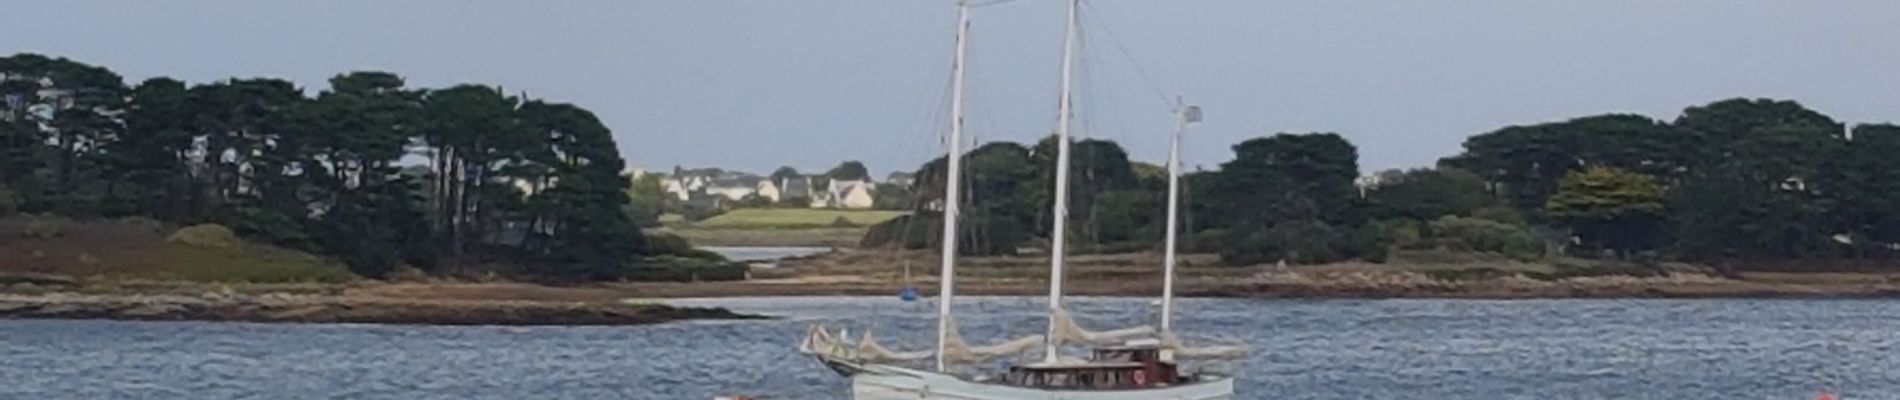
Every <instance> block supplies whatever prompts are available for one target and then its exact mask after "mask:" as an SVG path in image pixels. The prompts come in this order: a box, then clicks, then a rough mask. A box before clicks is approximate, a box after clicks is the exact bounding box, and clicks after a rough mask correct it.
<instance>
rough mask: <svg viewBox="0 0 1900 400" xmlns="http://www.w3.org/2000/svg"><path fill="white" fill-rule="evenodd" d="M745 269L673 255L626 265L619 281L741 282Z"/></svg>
mask: <svg viewBox="0 0 1900 400" xmlns="http://www.w3.org/2000/svg"><path fill="white" fill-rule="evenodd" d="M745 274H746V266H745V265H744V264H740V263H734V262H726V261H711V260H704V259H698V258H685V257H676V256H653V257H647V258H644V259H641V260H640V261H639V262H636V263H633V264H632V265H629V266H627V267H626V268H625V269H624V270H623V271H622V272H621V276H620V278H621V279H624V280H629V281H636V282H704V281H736V280H743V279H745Z"/></svg>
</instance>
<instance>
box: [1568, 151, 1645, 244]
mask: <svg viewBox="0 0 1900 400" xmlns="http://www.w3.org/2000/svg"><path fill="white" fill-rule="evenodd" d="M1544 211H1545V213H1547V214H1549V215H1550V216H1551V218H1553V219H1555V220H1557V221H1560V222H1563V223H1564V224H1566V225H1567V226H1568V227H1570V228H1571V229H1572V230H1573V231H1575V232H1576V233H1577V237H1578V239H1580V240H1581V241H1582V243H1583V244H1585V245H1589V246H1594V247H1597V248H1601V249H1605V250H1610V251H1618V252H1623V254H1628V252H1632V251H1642V250H1652V249H1655V248H1656V247H1657V246H1659V245H1660V244H1661V243H1660V242H1661V240H1662V238H1661V235H1662V217H1663V188H1662V185H1661V184H1659V183H1657V182H1656V179H1655V178H1653V177H1650V176H1649V175H1643V174H1639V173H1635V172H1631V171H1627V170H1623V169H1618V168H1612V167H1593V168H1589V169H1585V170H1582V171H1573V172H1571V173H1570V174H1568V175H1565V176H1564V179H1563V182H1562V183H1561V184H1560V185H1559V189H1558V190H1557V193H1556V194H1555V195H1552V196H1551V197H1550V199H1549V200H1548V201H1546V202H1545V203H1544Z"/></svg>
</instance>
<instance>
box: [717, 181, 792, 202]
mask: <svg viewBox="0 0 1900 400" xmlns="http://www.w3.org/2000/svg"><path fill="white" fill-rule="evenodd" d="M765 183H766V179H765V178H762V177H759V176H756V175H744V176H722V177H720V178H719V179H716V180H713V181H712V183H710V184H707V185H706V186H705V188H704V190H705V191H706V193H707V194H714V195H719V196H721V197H725V198H726V199H728V200H735V201H736V200H742V199H745V198H747V197H751V196H753V195H757V194H759V187H760V186H761V185H764V184H765ZM775 191H776V190H775ZM774 196H776V194H774Z"/></svg>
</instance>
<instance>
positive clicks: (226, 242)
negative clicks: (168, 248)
mask: <svg viewBox="0 0 1900 400" xmlns="http://www.w3.org/2000/svg"><path fill="white" fill-rule="evenodd" d="M165 241H168V242H172V243H180V244H184V245H189V246H192V247H198V248H206V249H235V248H238V247H239V246H243V245H244V240H242V239H238V237H237V233H235V232H232V231H231V228H226V227H224V225H218V224H200V225H192V226H188V227H184V228H181V229H179V230H178V231H177V232H173V233H172V235H171V236H169V237H166V238H165Z"/></svg>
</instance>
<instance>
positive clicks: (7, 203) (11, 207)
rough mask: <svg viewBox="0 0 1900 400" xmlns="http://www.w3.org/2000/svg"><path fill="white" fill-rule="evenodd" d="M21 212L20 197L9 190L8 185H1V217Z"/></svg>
mask: <svg viewBox="0 0 1900 400" xmlns="http://www.w3.org/2000/svg"><path fill="white" fill-rule="evenodd" d="M19 210H20V197H19V196H16V195H14V194H13V191H12V190H8V189H7V187H6V185H0V217H5V216H11V215H13V213H15V212H18V211H19Z"/></svg>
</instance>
